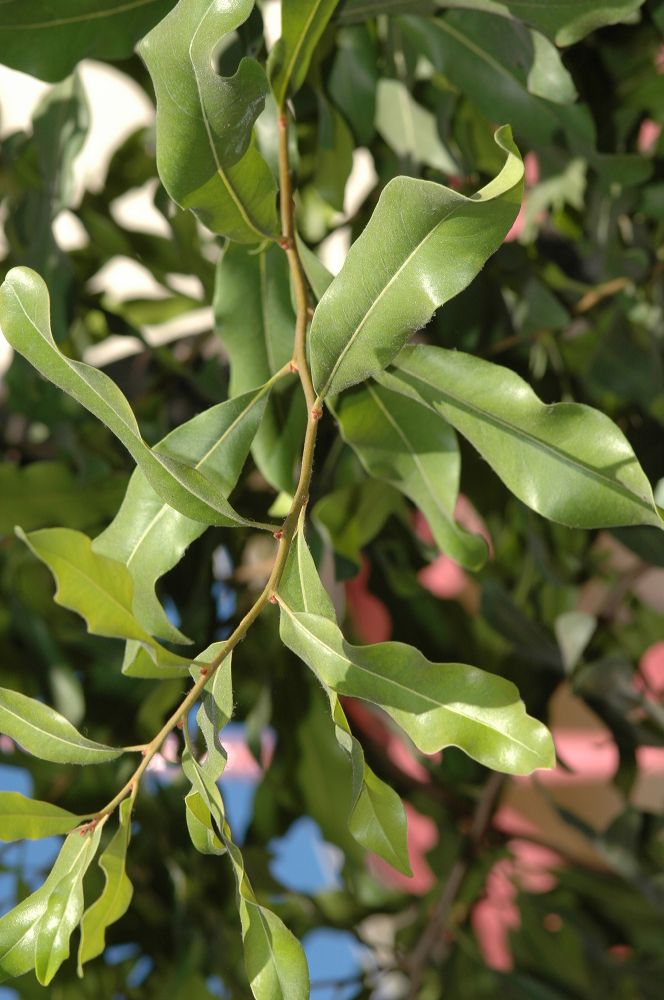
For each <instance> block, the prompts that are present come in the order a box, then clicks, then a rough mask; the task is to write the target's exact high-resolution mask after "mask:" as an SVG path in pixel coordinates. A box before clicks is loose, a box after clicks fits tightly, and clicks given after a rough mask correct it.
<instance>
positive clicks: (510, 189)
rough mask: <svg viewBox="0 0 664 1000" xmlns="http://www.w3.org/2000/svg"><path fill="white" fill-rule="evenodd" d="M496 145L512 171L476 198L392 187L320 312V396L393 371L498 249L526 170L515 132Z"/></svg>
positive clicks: (315, 331) (419, 185)
mask: <svg viewBox="0 0 664 1000" xmlns="http://www.w3.org/2000/svg"><path fill="white" fill-rule="evenodd" d="M496 141H497V143H498V145H499V146H500V147H501V149H502V150H503V151H504V152H505V154H506V161H505V166H504V167H503V169H502V170H501V172H500V174H499V175H498V176H497V177H496V178H494V180H493V181H491V183H490V184H488V185H487V186H486V187H485V188H483V189H482V190H481V191H479V192H478V193H477V194H476V195H474V196H473V197H472V198H467V197H465V196H464V195H462V194H459V193H458V192H456V191H452V190H450V189H449V188H445V187H443V186H442V185H439V184H434V183H432V182H431V181H421V180H414V179H412V178H410V177H397V178H395V179H394V180H392V181H390V183H389V184H388V185H387V186H386V187H385V189H384V191H383V193H382V194H381V196H380V199H379V202H378V205H377V206H376V209H375V211H374V213H373V215H372V217H371V219H370V221H369V223H368V225H367V227H366V229H365V230H364V232H363V233H362V235H361V236H360V237H359V239H358V240H356V242H355V243H354V244H353V246H352V247H351V249H350V252H349V254H348V257H347V258H346V262H345V264H344V266H343V267H342V269H341V271H340V272H339V274H338V275H337V277H336V278H335V279H334V281H333V282H332V283H331V285H330V287H329V288H328V290H327V291H326V293H325V294H324V295H323V297H322V299H321V300H320V302H319V303H318V306H317V308H316V311H315V313H314V318H313V321H312V324H311V334H310V344H311V367H312V373H313V377H314V384H315V386H316V389H317V391H318V393H319V395H320V396H321V397H323V396H325V395H327V393H328V392H331V393H335V392H340V391H341V390H342V389H345V388H346V387H348V386H350V385H353V384H354V383H356V382H361V381H362V380H363V379H365V378H367V376H369V375H373V374H375V373H376V372H379V371H380V370H381V369H382V368H385V367H387V365H388V364H389V363H390V361H392V360H393V358H394V357H395V356H396V355H397V353H398V352H399V350H400V349H401V347H403V345H404V344H405V343H406V341H407V340H408V338H409V337H410V336H411V334H412V333H413V332H414V331H415V330H417V329H418V328H419V327H421V326H423V325H424V324H425V323H426V322H427V321H428V320H429V319H430V318H431V316H432V314H433V313H434V312H435V310H436V309H437V308H438V307H439V306H441V305H442V304H443V303H444V302H446V301H447V300H448V299H450V298H452V297H453V296H454V295H457V294H458V293H459V292H460V291H462V289H463V288H465V287H466V285H468V284H469V283H470V282H471V281H472V279H473V278H474V277H475V275H476V274H477V272H478V271H479V270H480V268H481V267H482V266H483V264H484V263H485V261H486V260H487V258H488V257H489V256H490V255H491V254H492V253H494V252H495V250H497V248H498V247H499V246H500V244H501V242H502V240H503V239H504V237H505V235H506V233H507V232H508V230H509V228H510V226H511V225H512V223H513V222H514V219H515V218H516V214H517V212H518V209H519V205H520V202H521V192H522V188H523V164H522V162H521V158H520V156H519V153H518V150H517V149H516V147H515V146H514V144H513V142H512V139H511V134H510V130H509V128H503V129H500V130H499V131H498V132H497V133H496ZM443 261H444V265H443V263H442V262H443Z"/></svg>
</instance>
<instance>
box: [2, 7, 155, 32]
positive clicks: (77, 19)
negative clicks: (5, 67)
mask: <svg viewBox="0 0 664 1000" xmlns="http://www.w3.org/2000/svg"><path fill="white" fill-rule="evenodd" d="M153 3H157V0H132V2H131V3H124V4H121V5H120V6H119V7H112V8H107V9H106V10H95V11H88V12H87V13H85V14H73V15H72V16H71V17H60V18H55V19H54V20H52V21H35V22H33V23H31V24H0V33H2V32H3V31H37V30H43V29H44V28H62V27H66V26H67V25H68V24H81V23H85V22H86V21H98V20H100V19H102V18H107V17H115V16H116V15H117V14H126V13H127V11H130V10H136V9H137V8H139V7H148V6H149V5H150V4H153Z"/></svg>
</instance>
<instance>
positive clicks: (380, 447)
mask: <svg viewBox="0 0 664 1000" xmlns="http://www.w3.org/2000/svg"><path fill="white" fill-rule="evenodd" d="M332 409H333V412H334V414H335V416H336V418H337V421H338V423H339V427H340V430H341V434H342V436H343V438H344V440H345V441H347V442H348V444H350V445H351V447H352V448H353V449H354V450H355V452H356V453H357V455H358V458H359V459H360V461H361V462H362V464H363V465H364V467H365V468H366V470H367V472H368V473H369V474H370V475H372V476H375V477H376V478H378V479H384V480H386V481H387V482H388V483H391V484H392V485H393V486H396V487H397V489H399V490H401V492H402V493H405V495H406V496H407V497H409V498H410V499H411V500H412V501H413V503H415V504H416V505H417V506H418V507H419V508H420V510H421V511H422V512H423V513H424V514H425V515H426V518H427V521H428V522H429V525H430V527H431V531H432V532H433V536H434V538H435V540H436V544H437V545H438V546H439V547H440V549H441V550H442V551H443V552H446V553H447V554H448V555H450V556H451V557H452V558H453V559H455V560H456V561H457V562H458V563H460V564H461V565H462V566H465V567H467V568H468V569H479V568H480V567H481V566H482V565H483V564H484V562H485V561H486V557H487V546H486V543H485V541H484V539H483V538H481V537H480V536H478V535H471V534H469V533H468V532H466V531H464V530H463V528H461V527H460V526H459V525H458V524H457V523H456V521H455V520H454V507H455V504H456V500H457V495H458V490H459V473H460V471H461V460H460V456H459V448H458V444H457V439H456V435H455V433H454V431H453V430H452V428H451V427H450V425H449V424H448V423H447V421H445V420H443V419H442V417H440V416H439V415H438V414H436V416H437V417H438V419H437V420H436V419H435V417H434V415H433V414H432V413H431V411H430V409H429V408H428V407H427V406H426V405H425V404H424V403H422V402H419V401H418V400H416V399H411V398H407V397H406V396H403V395H402V394H401V393H398V392H394V391H392V390H391V389H388V388H386V387H385V386H382V385H377V384H376V383H371V382H369V383H367V384H366V385H365V386H360V387H358V388H356V389H353V390H352V391H351V392H349V393H345V394H344V395H343V396H340V397H339V398H338V399H337V400H336V401H335V403H334V404H333V406H332Z"/></svg>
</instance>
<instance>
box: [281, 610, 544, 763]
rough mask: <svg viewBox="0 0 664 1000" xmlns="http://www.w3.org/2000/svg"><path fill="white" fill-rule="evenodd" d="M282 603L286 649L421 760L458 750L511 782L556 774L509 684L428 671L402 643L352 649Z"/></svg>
mask: <svg viewBox="0 0 664 1000" xmlns="http://www.w3.org/2000/svg"><path fill="white" fill-rule="evenodd" d="M280 603H281V607H282V610H283V615H282V619H281V636H282V638H283V640H284V642H285V643H286V645H287V646H288V647H289V649H292V650H293V652H295V653H297V654H298V656H300V657H301V658H302V659H303V660H304V662H305V663H306V664H307V665H308V666H309V667H310V668H311V669H312V671H313V672H314V673H315V674H316V676H317V677H318V678H319V679H320V680H321V681H322V683H323V684H324V685H326V686H327V687H330V688H332V690H333V691H335V692H336V693H337V694H343V695H349V696H350V697H354V698H362V699H364V700H365V701H370V702H372V703H373V704H375V705H379V706H380V707H381V708H383V709H384V710H385V711H386V712H387V713H388V715H390V716H391V717H392V718H393V719H394V721H395V722H396V723H397V724H398V725H399V726H401V728H402V729H403V730H404V732H405V733H407V735H408V736H409V737H410V738H411V739H412V740H413V742H414V743H415V745H416V746H417V747H418V748H419V749H420V750H421V751H422V752H423V753H435V752H436V751H437V750H441V749H442V748H443V747H448V746H457V747H459V748H460V749H461V750H463V751H464V752H465V753H467V754H468V755H469V756H470V757H472V758H473V759H474V760H477V761H479V762H480V763H481V764H485V765H486V766H487V767H491V768H493V769H494V770H497V771H505V772H506V773H508V774H530V773H531V772H532V771H534V770H536V769H537V768H542V767H545V768H546V767H553V765H554V750H553V743H552V740H551V736H550V734H549V732H548V730H547V729H546V727H545V726H543V725H542V723H541V722H538V721H537V720H536V719H533V718H531V717H530V716H529V715H526V711H525V708H524V705H523V702H522V701H521V700H520V699H519V693H518V691H517V689H516V688H515V687H514V685H513V684H512V683H511V682H510V681H506V680H504V679H503V678H502V677H497V676H495V675H493V674H488V673H485V672H484V671H482V670H479V669H478V668H477V667H470V666H468V665H467V664H463V663H430V662H429V661H428V660H427V659H426V658H425V657H424V656H423V655H422V653H420V652H419V650H417V649H415V648H414V647H412V646H406V645H405V644H403V643H399V642H381V643H377V644H376V645H373V646H352V645H351V644H350V643H348V642H346V641H345V639H344V637H343V635H342V634H341V632H340V630H339V628H338V627H337V626H336V625H335V624H334V623H333V622H331V621H329V620H328V619H326V618H323V617H322V616H321V615H315V614H307V613H303V612H296V611H293V610H292V608H290V607H289V605H287V604H286V603H285V601H284V600H283V598H282V599H281V601H280Z"/></svg>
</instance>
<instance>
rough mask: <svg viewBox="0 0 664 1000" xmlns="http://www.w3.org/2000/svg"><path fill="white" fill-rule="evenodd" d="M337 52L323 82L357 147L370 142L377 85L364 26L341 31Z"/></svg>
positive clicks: (372, 48)
mask: <svg viewBox="0 0 664 1000" xmlns="http://www.w3.org/2000/svg"><path fill="white" fill-rule="evenodd" d="M336 43H337V51H336V54H335V56H334V61H333V63H332V66H331V67H330V73H329V76H328V79H327V92H328V94H329V95H330V98H331V99H332V101H333V102H334V104H335V105H336V107H337V108H338V109H339V111H341V113H342V115H343V116H344V118H345V119H346V121H347V122H348V124H349V125H350V127H351V128H352V130H353V132H354V134H355V138H356V139H357V141H358V143H359V144H360V145H361V146H368V145H369V143H370V142H371V140H372V139H373V136H374V132H375V128H374V118H375V114H376V86H377V83H378V69H377V65H376V64H377V62H378V53H377V50H376V45H375V42H374V40H373V36H372V34H371V32H369V31H368V30H367V28H366V27H365V26H364V25H357V26H354V27H352V28H341V29H339V30H338V31H337V34H336Z"/></svg>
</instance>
